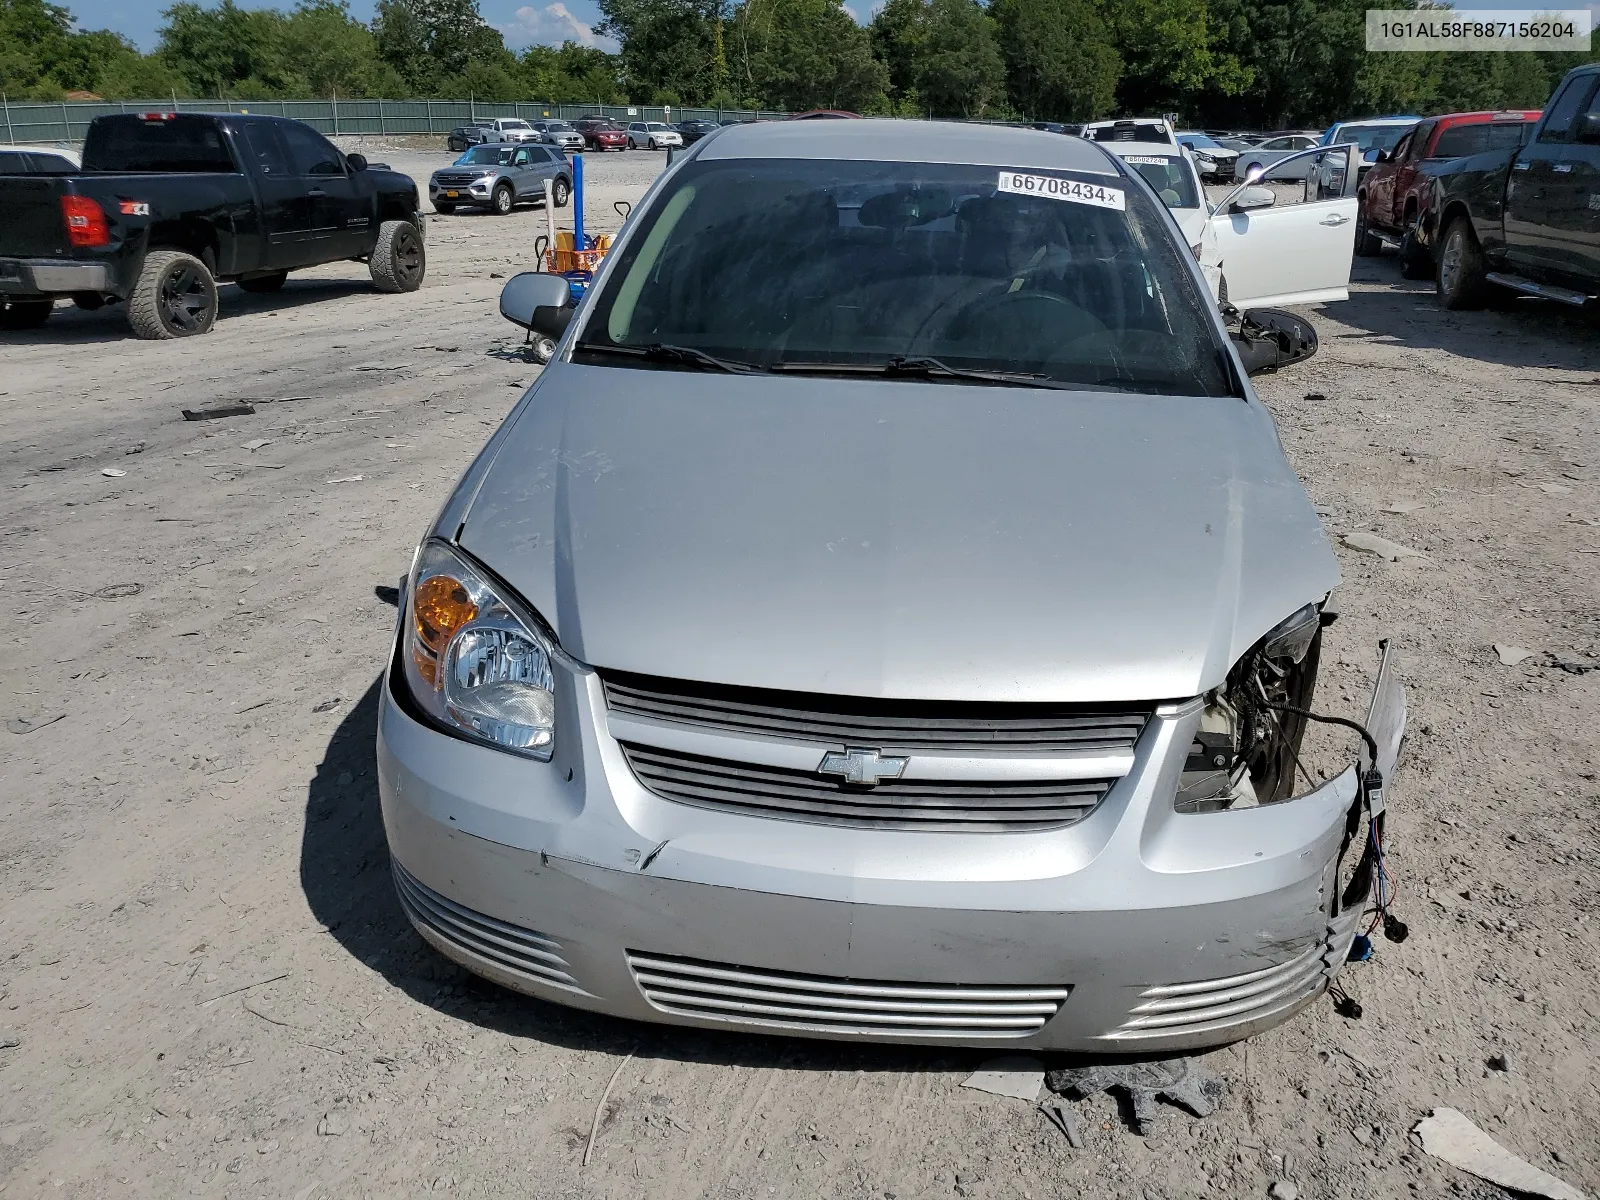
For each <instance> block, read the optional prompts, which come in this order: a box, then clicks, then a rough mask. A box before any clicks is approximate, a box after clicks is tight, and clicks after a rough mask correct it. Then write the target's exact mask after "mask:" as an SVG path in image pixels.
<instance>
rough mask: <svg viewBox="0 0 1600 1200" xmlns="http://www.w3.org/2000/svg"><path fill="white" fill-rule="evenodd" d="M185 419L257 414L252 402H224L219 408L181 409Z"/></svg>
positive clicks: (209, 418)
mask: <svg viewBox="0 0 1600 1200" xmlns="http://www.w3.org/2000/svg"><path fill="white" fill-rule="evenodd" d="M180 411H181V412H182V413H183V419H184V420H185V421H219V420H221V419H222V418H223V417H250V416H254V415H255V411H256V410H255V406H254V405H252V404H223V405H220V406H219V407H217V408H185V409H181V410H180Z"/></svg>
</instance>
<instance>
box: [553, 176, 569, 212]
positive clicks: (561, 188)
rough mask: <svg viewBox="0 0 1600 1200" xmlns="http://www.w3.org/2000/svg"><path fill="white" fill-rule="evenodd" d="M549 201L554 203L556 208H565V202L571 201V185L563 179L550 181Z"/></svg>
mask: <svg viewBox="0 0 1600 1200" xmlns="http://www.w3.org/2000/svg"><path fill="white" fill-rule="evenodd" d="M550 199H552V200H554V201H555V205H556V207H557V208H565V207H566V206H567V201H568V200H570V199H572V185H571V184H570V183H568V182H567V181H566V180H565V179H560V178H556V179H552V180H551V181H550Z"/></svg>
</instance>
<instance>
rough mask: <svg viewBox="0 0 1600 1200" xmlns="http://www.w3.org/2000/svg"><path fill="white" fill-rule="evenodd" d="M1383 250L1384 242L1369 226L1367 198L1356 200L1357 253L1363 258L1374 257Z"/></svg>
mask: <svg viewBox="0 0 1600 1200" xmlns="http://www.w3.org/2000/svg"><path fill="white" fill-rule="evenodd" d="M1382 252H1383V242H1382V240H1381V239H1380V238H1379V237H1378V235H1377V234H1375V233H1373V232H1372V231H1371V230H1370V229H1368V228H1367V198H1366V197H1365V196H1363V197H1361V199H1360V200H1358V201H1356V253H1357V254H1359V255H1360V256H1361V257H1362V258H1372V257H1374V256H1375V255H1378V254H1381V253H1382Z"/></svg>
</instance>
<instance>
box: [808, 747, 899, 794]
mask: <svg viewBox="0 0 1600 1200" xmlns="http://www.w3.org/2000/svg"><path fill="white" fill-rule="evenodd" d="M910 761H911V760H910V759H909V758H894V757H892V756H885V755H883V754H880V753H879V752H878V751H876V750H864V749H861V748H859V747H856V746H851V747H850V748H849V749H848V750H846V751H845V752H844V753H843V754H841V753H839V751H837V750H833V751H830V752H829V753H827V754H825V755H823V756H822V765H821V766H820V767H818V768H817V772H818V773H819V774H822V775H843V776H844V781H845V782H846V783H857V784H860V785H862V786H863V787H876V786H877V785H878V784H880V783H882V782H883V781H884V780H885V779H899V778H900V775H901V772H903V771H904V770H905V769H906V763H908V762H910Z"/></svg>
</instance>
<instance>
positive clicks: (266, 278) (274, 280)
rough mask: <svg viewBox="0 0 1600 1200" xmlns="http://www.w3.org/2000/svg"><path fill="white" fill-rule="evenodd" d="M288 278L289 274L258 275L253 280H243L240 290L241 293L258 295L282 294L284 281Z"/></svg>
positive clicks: (279, 272)
mask: <svg viewBox="0 0 1600 1200" xmlns="http://www.w3.org/2000/svg"><path fill="white" fill-rule="evenodd" d="M288 278H289V272H287V271H274V272H272V274H270V275H257V276H255V277H254V278H252V279H241V280H239V288H240V290H241V291H246V292H255V293H257V294H258V295H265V294H267V293H270V292H281V291H282V290H283V284H284V281H285V280H286V279H288Z"/></svg>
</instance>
